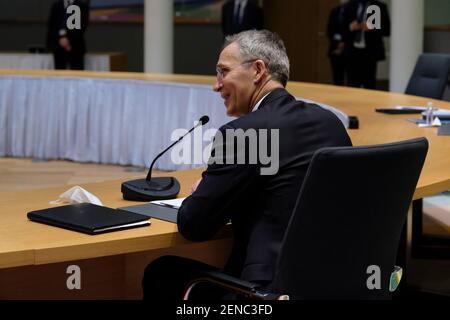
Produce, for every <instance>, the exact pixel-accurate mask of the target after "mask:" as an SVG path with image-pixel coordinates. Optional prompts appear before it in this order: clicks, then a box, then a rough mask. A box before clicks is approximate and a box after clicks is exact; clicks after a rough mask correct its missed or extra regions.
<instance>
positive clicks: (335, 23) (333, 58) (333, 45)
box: [327, 5, 346, 86]
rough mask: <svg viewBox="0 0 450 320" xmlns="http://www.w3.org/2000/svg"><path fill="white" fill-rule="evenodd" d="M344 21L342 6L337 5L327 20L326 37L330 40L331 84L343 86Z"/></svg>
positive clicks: (344, 63) (344, 61)
mask: <svg viewBox="0 0 450 320" xmlns="http://www.w3.org/2000/svg"><path fill="white" fill-rule="evenodd" d="M343 21H344V5H339V6H337V7H335V8H334V9H333V10H331V13H330V17H329V19H328V27H327V36H328V39H329V40H330V48H329V50H328V57H329V58H330V63H331V70H332V73H333V84H334V85H337V86H343V85H344V84H345V71H346V70H345V69H346V59H345V57H344V49H345V43H344V37H343V35H342V28H343V26H344V25H343Z"/></svg>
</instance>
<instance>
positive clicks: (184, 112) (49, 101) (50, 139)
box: [0, 76, 232, 170]
mask: <svg viewBox="0 0 450 320" xmlns="http://www.w3.org/2000/svg"><path fill="white" fill-rule="evenodd" d="M203 115H208V116H209V117H210V122H209V123H208V124H207V125H206V126H204V127H203V128H201V129H200V128H198V129H199V131H197V133H198V135H197V136H198V137H200V140H201V141H198V140H196V142H194V140H195V139H193V135H192V136H188V137H187V138H188V139H186V140H187V141H189V140H190V141H192V143H191V148H190V149H191V154H192V155H191V157H190V158H189V159H190V160H191V161H189V164H176V162H174V161H173V157H171V155H172V153H171V152H170V151H169V152H168V153H167V154H166V155H164V156H163V157H161V158H160V159H159V160H158V161H157V162H156V164H155V167H154V168H155V169H161V170H180V169H187V168H195V167H199V166H202V165H204V163H199V162H197V163H193V162H194V153H193V150H194V149H195V150H199V151H201V152H205V151H204V150H205V148H206V147H207V146H208V145H210V144H211V140H208V139H206V138H207V137H205V138H204V139H202V137H203V136H204V135H205V134H206V133H207V130H208V129H218V128H219V127H220V126H222V125H223V124H225V123H227V122H229V121H231V120H232V118H230V117H228V116H227V115H226V110H225V106H224V104H223V101H222V99H221V98H220V95H219V94H217V93H215V92H213V91H212V90H211V86H205V85H194V84H178V83H162V82H150V81H137V80H116V79H103V78H76V77H73V78H72V77H31V76H30V77H27V76H2V77H0V139H1V140H0V156H11V157H34V158H42V159H69V160H74V161H80V162H95V163H111V164H122V165H133V166H146V167H148V166H149V165H150V163H151V161H152V160H153V158H154V157H155V156H156V155H157V154H158V153H159V152H161V151H162V150H164V149H165V148H166V147H167V146H169V145H170V143H171V142H172V140H171V137H172V133H173V132H174V130H176V129H187V130H188V129H190V128H192V127H193V126H194V121H196V120H198V119H199V118H200V117H201V116H203ZM200 130H201V131H202V133H200ZM209 133H211V132H209ZM178 136H179V135H178ZM208 138H212V136H211V134H210V135H209V137H208ZM174 140H175V138H174ZM187 141H186V142H187ZM195 143H200V144H201V146H200V147H198V146H199V145H198V144H197V147H196V146H195ZM183 154H185V153H183ZM201 158H205V157H202V156H201V155H200V159H201ZM197 159H198V154H197ZM204 160H207V159H204Z"/></svg>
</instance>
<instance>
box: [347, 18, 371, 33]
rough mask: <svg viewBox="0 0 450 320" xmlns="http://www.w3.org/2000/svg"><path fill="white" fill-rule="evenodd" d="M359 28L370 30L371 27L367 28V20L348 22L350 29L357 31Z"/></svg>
mask: <svg viewBox="0 0 450 320" xmlns="http://www.w3.org/2000/svg"><path fill="white" fill-rule="evenodd" d="M359 30H363V31H371V30H372V29H370V28H369V25H368V24H367V22H358V21H356V20H355V21H353V22H352V23H350V31H359Z"/></svg>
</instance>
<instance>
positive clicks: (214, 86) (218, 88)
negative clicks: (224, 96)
mask: <svg viewBox="0 0 450 320" xmlns="http://www.w3.org/2000/svg"><path fill="white" fill-rule="evenodd" d="M220 89H222V82H220V81H219V80H216V83H214V85H213V90H214V91H215V92H219V91H220Z"/></svg>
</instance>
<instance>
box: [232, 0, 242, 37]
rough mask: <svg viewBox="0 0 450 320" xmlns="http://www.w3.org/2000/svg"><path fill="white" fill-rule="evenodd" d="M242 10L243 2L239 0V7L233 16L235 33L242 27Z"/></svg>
mask: <svg viewBox="0 0 450 320" xmlns="http://www.w3.org/2000/svg"><path fill="white" fill-rule="evenodd" d="M240 12H241V2H240V1H239V2H238V3H237V9H236V10H235V11H234V16H233V30H234V32H235V33H238V32H239V31H240V28H241V23H240V21H239V20H240V19H239V14H240Z"/></svg>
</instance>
